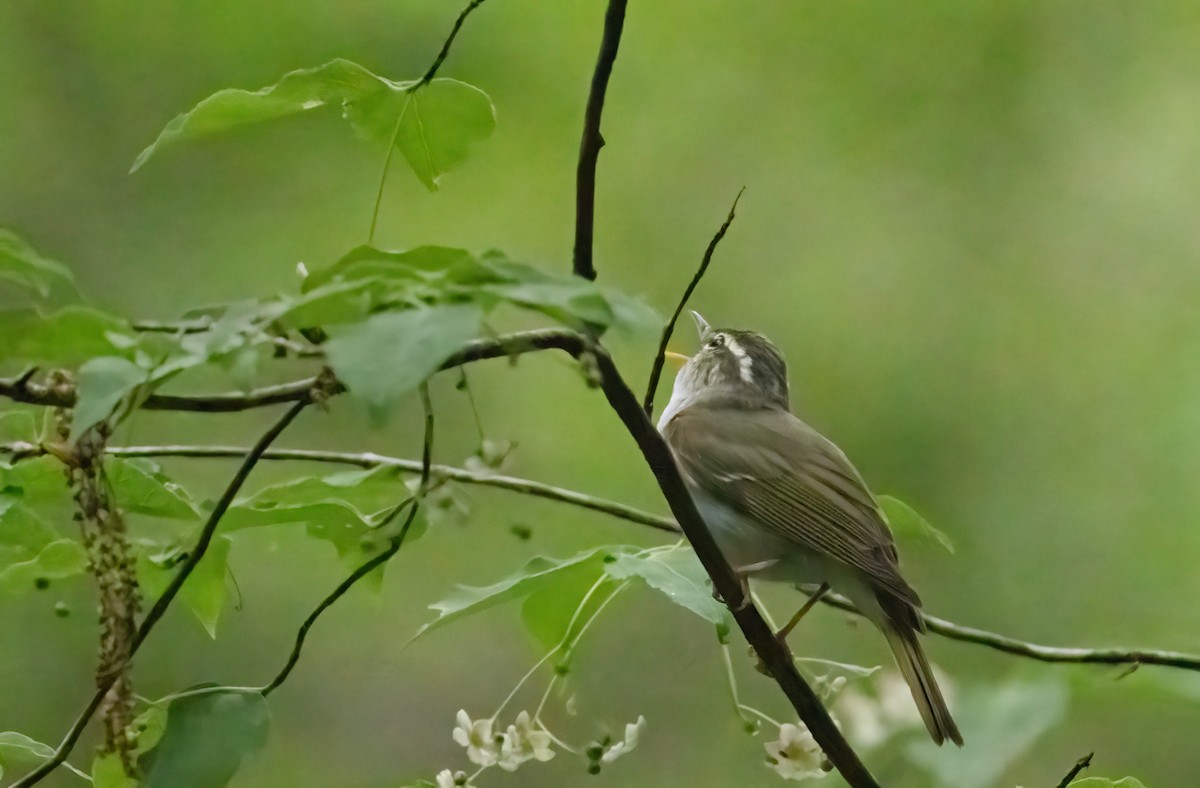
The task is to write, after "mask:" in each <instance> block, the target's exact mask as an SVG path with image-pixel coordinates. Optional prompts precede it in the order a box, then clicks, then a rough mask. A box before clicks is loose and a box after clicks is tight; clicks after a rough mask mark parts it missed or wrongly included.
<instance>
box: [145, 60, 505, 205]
mask: <svg viewBox="0 0 1200 788" xmlns="http://www.w3.org/2000/svg"><path fill="white" fill-rule="evenodd" d="M412 88H416V83H415V82H393V81H391V80H389V79H385V78H384V77H381V76H379V75H377V74H374V73H372V72H371V71H369V70H367V69H365V68H363V67H362V66H360V65H358V64H357V63H352V62H350V61H349V60H341V59H338V60H334V61H332V62H329V63H326V64H325V65H323V66H318V67H316V68H307V69H301V70H299V71H292V72H289V73H287V74H284V75H283V77H282V78H281V79H280V80H279V81H278V82H276V83H275V84H274V85H269V86H267V87H265V88H262V89H261V90H256V91H248V90H239V89H235V88H229V89H226V90H220V91H218V92H216V93H214V94H213V95H211V96H209V97H208V98H206V99H204V100H203V101H201V102H200V103H199V104H197V105H196V106H195V107H193V108H192V109H191V110H190V111H188V112H185V113H183V114H182V115H177V116H176V117H175V118H174V119H173V120H172V121H171V122H170V123H168V124H167V126H166V128H165V129H163V131H162V133H160V134H159V135H158V139H156V140H155V141H154V142H153V143H152V144H151V145H150V146H149V147H147V148H146V149H145V150H143V151H142V152H141V154H140V155H139V156H138V157H137V160H136V161H134V163H133V167H132V169H131V172H132V171H136V170H137V169H139V168H140V167H141V166H142V165H143V164H145V163H146V161H147V160H148V159H149V158H150V157H151V156H153V155H154V154H155V153H157V152H158V151H160V150H162V149H164V148H167V147H171V146H173V145H176V144H178V143H180V142H183V141H186V140H190V139H195V138H200V137H205V136H209V135H212V134H218V133H222V132H226V131H231V130H233V129H237V128H240V127H242V126H248V125H252V124H256V123H262V122H265V121H269V120H276V119H279V118H285V117H289V116H293V115H299V114H302V113H306V112H311V111H313V110H318V109H322V108H326V107H334V108H337V109H340V110H341V112H342V117H344V118H346V119H347V120H348V121H349V122H350V124H351V125H352V126H353V127H354V128H355V130H356V131H358V132H359V133H360V134H362V135H363V136H365V137H368V138H371V139H374V140H378V141H382V142H383V143H384V144H385V145H390V144H392V139H393V135H394V137H395V145H396V147H397V148H399V149H400V152H401V153H402V154H403V155H404V158H405V160H406V161H407V162H408V163H409V166H410V167H412V170H413V172H414V173H415V174H416V176H417V177H418V178H419V179H420V181H421V182H422V183H424V184H425V186H426V187H427V188H429V189H430V190H434V189H436V188H437V183H438V180H439V179H440V178H441V176H442V174H444V173H446V172H448V171H450V170H452V169H454V168H455V167H457V166H458V165H459V164H461V163H462V162H463V161H465V160H466V158H467V156H468V154H469V152H470V148H471V146H472V145H474V144H475V143H476V142H479V141H482V140H484V139H486V138H487V137H489V136H490V135H491V133H492V131H493V130H494V129H495V127H496V117H495V110H494V108H493V107H492V102H491V99H489V98H488V96H487V94H486V93H484V92H483V91H482V90H480V89H479V88H476V87H473V86H471V85H468V84H466V83H464V82H459V81H457V80H453V79H435V80H433V82H431V83H429V84H428V85H424V86H421V87H419V88H416V89H415V90H411V89H412Z"/></svg>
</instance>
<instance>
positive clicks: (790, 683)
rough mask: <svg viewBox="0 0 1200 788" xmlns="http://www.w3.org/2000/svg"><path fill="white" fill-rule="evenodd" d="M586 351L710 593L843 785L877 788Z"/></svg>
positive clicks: (601, 359)
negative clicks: (705, 577)
mask: <svg viewBox="0 0 1200 788" xmlns="http://www.w3.org/2000/svg"><path fill="white" fill-rule="evenodd" d="M587 352H588V353H589V354H591V355H592V356H593V357H594V359H595V361H596V367H597V369H598V370H599V372H600V388H601V389H602V390H603V391H604V395H605V397H606V398H607V399H608V404H609V406H610V407H611V408H612V409H613V411H615V412H616V414H617V416H619V417H620V419H621V422H622V423H623V424H624V425H625V429H626V431H628V432H629V434H630V436H632V437H633V439H634V440H635V441H636V442H637V445H638V448H639V449H640V450H641V452H642V456H643V458H645V460H646V464H647V465H649V466H650V470H651V471H652V472H653V473H654V476H655V478H656V479H657V480H658V486H659V489H660V490H662V494H663V497H665V498H666V499H667V503H668V505H670V507H671V512H672V514H674V515H675V520H676V521H677V522H678V523H679V525H680V527H681V528H682V530H683V533H684V535H685V536H687V539H688V541H689V542H690V543H691V545H692V549H693V550H695V552H696V557H697V558H699V559H700V563H701V564H703V565H704V569H705V571H706V572H707V573H708V576H709V577H710V578H711V579H712V582H713V588H714V589H715V590H716V592H717V593H718V594H720V595H721V599H723V600H725V604H726V605H728V607H729V611H730V612H731V613H732V614H733V618H734V620H735V621H737V624H738V626H739V627H740V628H741V630H742V634H743V635H745V637H746V640H747V641H748V642H749V643H750V645H751V646H752V647H753V648H754V651H755V653H756V654H757V655H758V657H759V659H761V660H762V662H763V664H764V665H766V667H767V670H768V671H769V672H770V674H771V676H772V678H774V679H775V681H776V683H778V684H779V688H780V689H781V690H783V693H784V695H786V696H787V698H788V700H789V701H791V703H792V708H794V709H795V710H796V714H797V715H799V717H800V719H801V720H802V721H803V722H804V724H805V726H807V728H808V730H809V732H811V733H812V735H813V738H814V739H816V741H817V744H819V745H820V747H821V749H822V750H823V751H824V753H825V756H826V757H827V758H828V759H829V761H830V762H831V763H832V764H833V766H834V768H836V769H837V770H838V771H839V772H840V773H841V775H842V777H844V778H845V780H846V782H847V783H849V784H850V785H851V786H853V788H870V787H871V786H877V785H878V783H877V782H876V781H875V778H874V777H872V776H871V773H870V772H869V771H868V770H867V767H866V766H864V765H863V763H862V761H861V760H860V759H859V757H858V753H856V752H855V751H854V749H853V748H852V747H851V746H850V744H849V742H847V741H846V738H845V737H844V736H843V735H842V732H841V731H840V730H838V727H837V725H835V724H834V722H833V720H832V719H831V718H830V716H829V712H828V711H826V709H825V706H824V705H822V703H821V700H820V698H818V697H817V695H816V693H814V692H813V690H812V687H810V686H809V685H808V683H807V682H805V681H804V679H803V678H802V677H801V676H800V673H799V671H797V670H796V663H795V661H794V659H793V657H792V653H791V651H789V650H788V647H787V645H786V644H785V643H783V641H781V640H780V639H779V638H777V637H775V633H774V631H772V629H771V627H770V625H768V624H767V622H766V620H764V619H763V616H762V613H760V612H759V610H758V608H757V607H755V606H754V603H753V601H752V600H750V599H748V598H747V596H746V593H745V590H744V589H743V587H742V583H741V580H740V579H739V578H738V577H737V575H736V574H735V573H734V571H733V567H731V566H730V565H729V561H728V560H727V559H726V558H725V556H724V554H722V553H721V551H720V549H719V548H718V547H717V543H716V541H715V540H714V539H713V536H712V534H711V533H710V532H709V530H708V528H707V526H705V524H704V521H703V520H702V519H701V518H700V513H699V512H698V511H696V505H695V503H694V502H693V501H692V496H691V494H690V493H688V491H687V488H686V487H684V484H683V479H682V478H681V477H680V475H679V469H678V468H677V467H676V466H675V458H674V456H673V455H672V454H671V449H670V448H669V447H668V446H667V444H666V441H664V440H663V438H662V436H661V435H659V433H658V430H656V429H655V428H654V425H653V424H652V423H651V422H650V419H649V418H648V417H647V416H646V412H645V411H644V410H642V406H641V404H640V403H639V402H638V400H637V396H636V395H634V393H633V392H632V391H631V390H630V389H629V386H628V385H626V383H625V381H624V380H623V379H622V378H621V375H620V373H619V372H618V371H617V368H616V365H615V364H614V363H613V361H612V358H611V357H610V356H609V355H608V353H607V352H605V350H604V349H603V348H601V347H599V346H597V345H593V346H592V347H590V348H589V349H588V351H587Z"/></svg>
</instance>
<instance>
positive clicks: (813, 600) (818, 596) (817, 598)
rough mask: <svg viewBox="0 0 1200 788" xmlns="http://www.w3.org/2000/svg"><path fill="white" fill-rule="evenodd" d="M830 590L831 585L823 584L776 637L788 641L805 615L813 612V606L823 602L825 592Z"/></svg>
mask: <svg viewBox="0 0 1200 788" xmlns="http://www.w3.org/2000/svg"><path fill="white" fill-rule="evenodd" d="M828 590H829V583H821V585H820V586H819V587H818V588H817V591H816V593H814V594H813V595H812V596H810V597H809V598H808V600H807V601H806V602H805V603H804V604H803V605H801V606H800V609H799V610H797V611H796V615H794V616H792V617H791V619H790V620H789V621H788V622H787V623H786V624H784V625H783V629H781V630H779V631H778V632H776V633H775V637H777V638H779V639H780V640H783V641H786V640H787V636H788V635H790V634H791V633H792V630H793V629H795V628H796V625H797V624H799V623H800V619H802V618H804V616H805V614H807V613H808V611H810V610H812V607H813V605H815V604H817V602H820V601H821V597H823V596H825V592H826V591H828Z"/></svg>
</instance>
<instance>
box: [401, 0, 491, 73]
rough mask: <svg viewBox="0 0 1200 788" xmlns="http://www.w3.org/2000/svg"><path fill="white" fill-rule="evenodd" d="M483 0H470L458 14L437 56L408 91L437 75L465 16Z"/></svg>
mask: <svg viewBox="0 0 1200 788" xmlns="http://www.w3.org/2000/svg"><path fill="white" fill-rule="evenodd" d="M484 2H485V0H471V2H470V3H468V4H467V7H466V8H464V9H463V10H462V13H461V14H459V15H458V19H456V20H454V27H453V28H451V29H450V35H448V36H446V43H444V44H442V50H441V51H440V52H438V54H437V57H435V58H434V59H433V63H432V64H431V65H430V66H429V70H428V71H426V72H425V76H423V77H421V79H420V81H418V82H417V84H415V85H413V86H412V87H411V88H409V92H410V93H411V92H412V91H414V90H416V89H417V88H420V87H422V86H424V85H428V84H429V83H430V82H432V81H433V78H434V77H435V76H437V72H438V69H439V68H441V67H442V63H443V61H445V60H446V56H447V55H449V54H450V46H451V45H452V44H453V43H454V39H455V38H456V37H457V36H458V31H459V29H460V28H462V26H463V22H465V21H467V17H468V16H470V15H471V12H472V11H474V10H475V9H476V8H478V7H479V6H481V5H483V4H484Z"/></svg>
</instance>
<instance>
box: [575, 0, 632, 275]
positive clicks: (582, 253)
mask: <svg viewBox="0 0 1200 788" xmlns="http://www.w3.org/2000/svg"><path fill="white" fill-rule="evenodd" d="M625 4H626V0H608V10H606V11H605V12H604V35H603V37H602V38H601V39H600V53H599V55H597V57H596V68H595V70H594V71H593V72H592V87H591V90H590V92H589V93H588V101H587V109H586V110H585V111H584V115H583V136H582V138H581V139H580V141H579V164H578V166H577V167H576V169H575V253H574V255H573V259H574V270H575V274H576V275H577V276H582V277H583V278H584V279H595V278H596V268H595V266H594V265H593V264H592V235H593V228H594V227H595V219H596V160H597V159H598V158H599V157H600V149H601V148H602V147H604V137H602V136H601V135H600V116H601V114H603V112H604V95H605V93H607V92H608V78H609V77H610V76H612V69H613V62H614V61H616V59H617V47H619V46H620V44H621V30H622V28H623V27H624V26H625Z"/></svg>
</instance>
